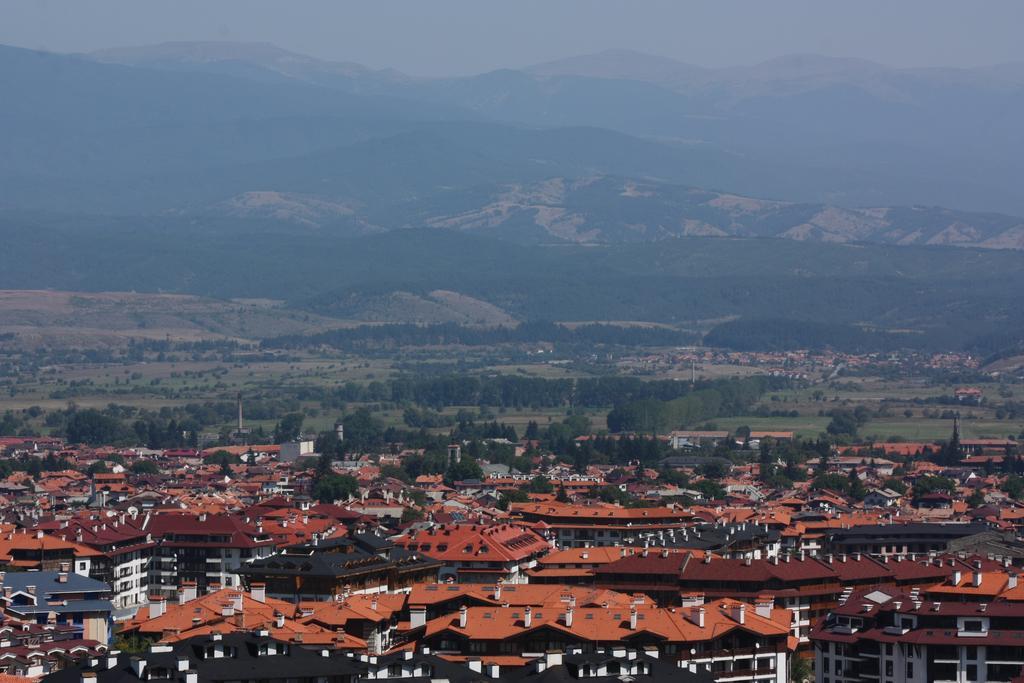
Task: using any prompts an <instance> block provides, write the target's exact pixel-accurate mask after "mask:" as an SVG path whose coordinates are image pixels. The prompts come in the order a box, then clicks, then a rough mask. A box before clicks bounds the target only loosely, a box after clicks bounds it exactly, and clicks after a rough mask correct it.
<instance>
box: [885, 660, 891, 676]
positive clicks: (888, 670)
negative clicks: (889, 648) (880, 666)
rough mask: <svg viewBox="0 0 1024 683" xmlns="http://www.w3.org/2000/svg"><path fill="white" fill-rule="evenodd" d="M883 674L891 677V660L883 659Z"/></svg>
mask: <svg viewBox="0 0 1024 683" xmlns="http://www.w3.org/2000/svg"><path fill="white" fill-rule="evenodd" d="M885 675H886V677H888V678H892V660H891V659H887V660H885Z"/></svg>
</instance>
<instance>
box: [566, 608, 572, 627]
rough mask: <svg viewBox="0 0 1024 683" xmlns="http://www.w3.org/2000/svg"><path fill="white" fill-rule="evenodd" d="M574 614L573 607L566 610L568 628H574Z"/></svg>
mask: <svg viewBox="0 0 1024 683" xmlns="http://www.w3.org/2000/svg"><path fill="white" fill-rule="evenodd" d="M572 612H573V610H572V606H571V605H570V606H569V608H568V609H567V610H565V627H566V628H572Z"/></svg>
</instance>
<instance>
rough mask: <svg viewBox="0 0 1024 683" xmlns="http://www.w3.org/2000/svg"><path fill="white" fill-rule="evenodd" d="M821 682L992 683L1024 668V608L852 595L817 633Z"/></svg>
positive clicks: (875, 592) (893, 594)
mask: <svg viewBox="0 0 1024 683" xmlns="http://www.w3.org/2000/svg"><path fill="white" fill-rule="evenodd" d="M811 640H812V642H813V643H814V660H815V667H814V668H815V679H816V681H817V683H852V682H855V681H860V682H863V683H868V682H870V683H886V682H888V681H901V682H903V681H906V682H907V683H947V682H948V683H968V682H973V681H978V682H979V683H986V682H988V683H992V682H996V681H1000V682H1003V681H1011V680H1016V679H1018V678H1019V677H1020V676H1021V674H1022V669H1024V603H1020V602H1010V601H1006V600H995V601H993V602H991V603H976V602H960V601H957V600H956V599H955V598H952V596H951V599H950V600H949V601H942V602H936V601H931V600H923V599H922V597H921V594H920V593H919V592H918V591H916V590H910V591H905V590H901V591H895V590H881V589H870V590H867V589H865V590H861V591H857V592H855V593H853V594H851V595H849V596H848V597H847V598H846V599H845V600H844V601H843V603H842V604H840V605H838V606H837V607H836V608H835V609H833V610H831V611H830V612H829V614H828V616H827V617H826V618H825V619H824V620H823V621H822V622H821V623H820V624H819V625H818V626H816V627H815V629H814V630H813V631H812V633H811Z"/></svg>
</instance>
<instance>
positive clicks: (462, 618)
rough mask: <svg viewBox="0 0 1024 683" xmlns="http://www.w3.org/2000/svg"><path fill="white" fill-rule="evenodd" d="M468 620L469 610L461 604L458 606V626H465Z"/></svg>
mask: <svg viewBox="0 0 1024 683" xmlns="http://www.w3.org/2000/svg"><path fill="white" fill-rule="evenodd" d="M468 621H469V610H468V609H466V606H465V605H463V606H462V607H460V608H459V628H466V624H467V622H468Z"/></svg>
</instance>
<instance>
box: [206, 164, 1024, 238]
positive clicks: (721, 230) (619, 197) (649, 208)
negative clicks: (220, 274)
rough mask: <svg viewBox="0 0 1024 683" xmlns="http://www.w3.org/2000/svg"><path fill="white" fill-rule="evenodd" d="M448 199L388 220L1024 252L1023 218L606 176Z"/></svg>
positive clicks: (364, 216)
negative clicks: (797, 199)
mask: <svg viewBox="0 0 1024 683" xmlns="http://www.w3.org/2000/svg"><path fill="white" fill-rule="evenodd" d="M447 199H448V200H449V201H448V202H446V203H445V204H444V205H441V204H440V203H439V201H438V198H436V197H435V198H432V199H431V200H430V201H429V202H427V203H426V206H423V205H421V204H420V203H418V202H413V203H411V204H409V205H405V206H400V207H396V206H393V207H391V208H392V209H393V211H391V212H390V214H389V215H390V217H391V219H392V220H391V223H390V224H389V225H390V226H391V227H392V228H394V229H398V228H412V227H417V226H427V227H432V228H438V229H446V230H455V231H463V232H474V233H479V234H485V235H490V236H495V237H499V238H502V239H507V240H511V241H515V242H520V243H527V244H529V243H560V242H570V243H577V244H616V243H623V242H651V241H658V240H664V239H670V238H674V237H683V236H704V237H777V238H784V239H792V240H800V241H810V242H814V241H818V242H838V243H848V242H873V243H877V244H893V245H909V244H928V245H944V246H961V247H984V248H989V249H1024V219H1020V218H1015V217H1012V216H1003V215H1000V214H983V213H970V212H964V211H953V210H950V209H941V208H934V207H879V208H866V209H848V208H843V207H838V206H829V205H824V204H800V203H792V202H780V201H772V200H763V199H755V198H752V197H744V196H740V195H735V194H727V193H721V192H711V191H708V190H702V189H699V188H692V187H685V186H677V185H666V184H663V183H655V182H650V181H639V180H629V179H622V178H616V177H610V176H591V177H583V178H548V179H545V180H542V181H538V182H533V183H526V184H519V185H503V186H497V187H493V188H490V189H486V190H485V189H484V188H477V189H476V191H474V192H472V193H467V194H453V195H449V196H448V197H447ZM467 202H469V203H468V204H467ZM371 214H372V212H365V213H364V212H363V210H362V208H361V207H353V206H352V205H349V204H345V203H335V202H330V201H326V200H324V199H322V198H319V197H315V196H309V195H302V194H292V193H280V192H246V193H243V194H241V195H238V196H236V197H233V198H231V199H229V200H227V201H225V202H222V203H220V204H217V205H215V206H212V207H210V208H209V209H208V210H207V211H206V212H205V213H204V215H205V216H206V217H207V218H209V217H210V216H212V215H220V216H223V217H227V218H232V219H240V220H249V221H259V222H261V223H266V222H273V221H277V222H282V223H290V224H293V225H294V226H295V227H296V228H302V229H314V230H322V229H323V230H340V232H341V233H342V234H346V235H355V234H369V233H374V232H384V231H386V230H388V229H389V228H388V227H386V225H384V224H378V223H373V222H372V220H371V218H370V215H371Z"/></svg>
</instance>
